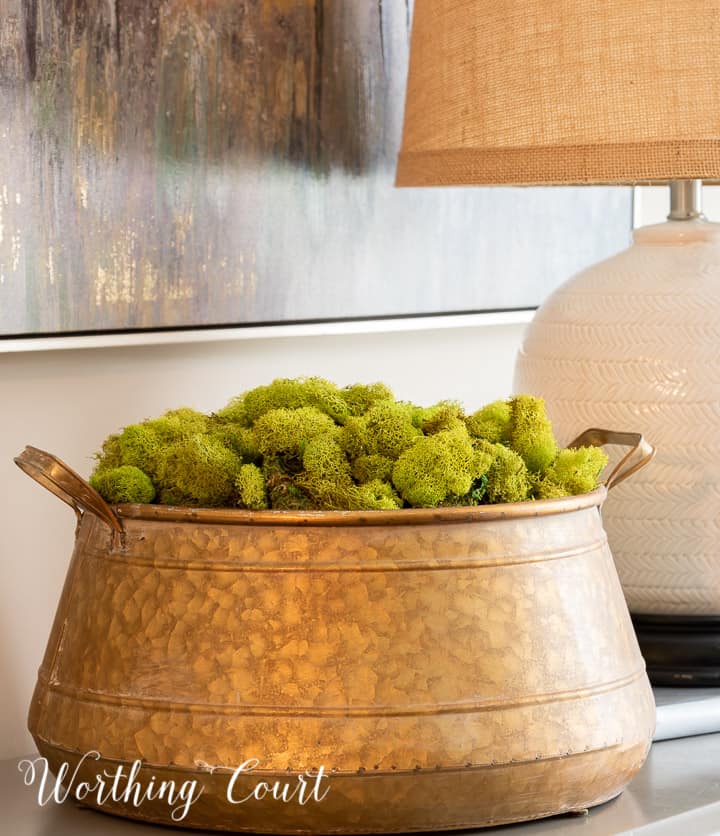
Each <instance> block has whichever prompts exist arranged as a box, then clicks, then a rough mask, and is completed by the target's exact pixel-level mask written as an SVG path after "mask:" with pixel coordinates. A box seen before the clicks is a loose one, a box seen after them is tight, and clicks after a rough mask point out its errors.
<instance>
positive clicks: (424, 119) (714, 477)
mask: <svg viewBox="0 0 720 836" xmlns="http://www.w3.org/2000/svg"><path fill="white" fill-rule="evenodd" d="M718 180H720V0H674V2H670V0H654V2H650V0H603V2H597V0H523V2H510V0H417V2H416V5H415V16H414V22H413V31H412V44H411V56H410V70H409V77H408V87H407V102H406V112H405V127H404V134H403V140H402V149H401V152H400V157H399V162H398V170H397V183H398V184H399V185H403V186H445V185H447V186H456V185H462V184H465V185H565V184H567V185H570V184H588V185H590V184H613V183H616V184H634V183H670V185H671V212H670V215H669V220H668V222H667V223H665V224H659V225H657V226H651V227H645V228H642V229H639V230H636V232H635V234H634V244H633V246H631V247H630V248H629V249H627V250H625V251H624V252H622V253H619V254H618V255H616V256H614V257H613V258H611V259H609V260H607V261H605V262H603V263H601V264H598V265H596V266H594V267H591V268H590V269H588V270H585V271H583V272H582V273H580V274H579V275H578V276H576V277H575V278H574V279H571V280H570V281H568V282H566V283H565V284H564V285H562V286H561V287H560V288H559V289H558V290H557V291H555V292H554V293H553V294H552V295H551V296H550V298H549V299H548V300H547V301H546V302H545V304H544V305H543V306H542V307H541V308H540V310H539V311H538V312H537V314H536V316H535V318H534V320H533V322H532V323H531V324H530V326H529V328H528V330H527V332H526V335H525V339H524V342H523V346H522V349H521V351H520V353H519V356H518V360H517V365H516V372H515V381H514V388H515V390H516V391H525V392H532V393H535V394H538V395H542V396H544V397H545V399H546V402H547V405H548V410H549V412H550V415H551V418H552V419H553V422H554V424H555V427H556V431H557V433H558V435H559V438H560V440H561V441H564V442H567V441H569V440H570V439H571V438H572V437H574V436H575V434H576V433H577V432H579V431H580V430H581V429H582V427H585V426H588V425H595V426H610V427H613V428H620V429H623V430H634V431H640V432H642V433H643V434H644V435H646V436H647V437H648V438H649V439H650V440H651V441H652V442H654V443H655V444H656V445H657V447H658V455H657V457H656V459H655V462H654V463H653V466H652V467H649V468H648V469H647V471H646V472H645V473H644V474H643V475H642V476H641V477H640V478H638V479H637V480H635V482H633V484H631V485H627V486H623V487H621V488H620V489H619V490H618V491H617V492H616V494H615V496H614V497H612V498H611V500H610V501H609V502H608V503H607V505H606V507H605V511H604V519H605V524H606V527H607V530H608V535H609V538H610V542H611V545H612V548H613V553H614V555H615V559H616V564H617V568H618V572H619V575H620V579H621V581H622V584H623V589H624V592H625V595H626V598H627V601H628V604H629V606H630V610H631V612H632V613H633V615H634V618H635V623H636V628H637V630H638V636H639V638H640V643H641V647H642V648H643V650H644V653H645V657H646V660H647V662H648V667H649V671H650V674H651V678H652V679H653V680H654V681H655V682H657V683H665V684H671V683H672V684H674V683H677V684H686V683H690V684H701V683H708V684H709V683H713V684H720V653H719V652H717V651H715V650H714V649H713V648H715V647H720V560H718V557H717V543H718V538H719V537H720V326H718V323H720V231H719V229H720V225H718V224H712V223H709V222H707V220H706V219H705V218H704V216H703V215H702V213H701V211H700V206H699V201H700V192H701V186H702V182H703V181H710V182H713V181H718ZM480 232H481V230H480ZM557 234H558V236H562V235H563V230H562V229H558V231H557ZM518 235H519V236H522V229H519V230H518ZM468 246H472V242H469V243H468ZM567 246H569V247H571V246H573V244H572V241H568V242H567ZM482 272H483V271H482V269H481V268H480V269H479V270H478V280H479V281H481V280H482V279H481V275H482ZM508 279H509V280H512V277H508Z"/></svg>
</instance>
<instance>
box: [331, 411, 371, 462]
mask: <svg viewBox="0 0 720 836" xmlns="http://www.w3.org/2000/svg"><path fill="white" fill-rule="evenodd" d="M337 440H338V444H339V445H340V448H341V449H342V450H343V452H344V453H345V455H346V456H347V457H348V458H349V459H351V460H353V459H357V458H360V457H362V456H367V455H369V452H368V445H369V440H368V431H367V424H366V422H365V418H360V417H352V418H348V419H347V421H346V422H345V425H344V426H343V427H341V428H340V431H339V432H338V438H337Z"/></svg>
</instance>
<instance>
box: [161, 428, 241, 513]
mask: <svg viewBox="0 0 720 836" xmlns="http://www.w3.org/2000/svg"><path fill="white" fill-rule="evenodd" d="M240 466H241V462H240V458H239V456H238V455H237V454H236V453H234V452H233V451H232V450H230V449H228V448H227V447H225V446H224V445H223V444H222V442H221V441H219V440H218V439H216V438H211V437H210V436H207V435H194V436H191V437H190V438H187V439H183V440H182V441H178V442H175V443H174V444H170V445H168V446H167V447H166V448H164V449H163V452H162V457H161V459H160V461H159V464H158V469H157V476H156V479H155V484H156V485H157V486H158V488H159V495H160V501H161V502H162V503H164V504H166V505H191V506H200V507H207V508H212V507H215V506H221V505H227V504H230V502H229V500H230V497H231V495H232V493H233V488H234V486H235V478H236V476H237V474H238V471H239V470H240Z"/></svg>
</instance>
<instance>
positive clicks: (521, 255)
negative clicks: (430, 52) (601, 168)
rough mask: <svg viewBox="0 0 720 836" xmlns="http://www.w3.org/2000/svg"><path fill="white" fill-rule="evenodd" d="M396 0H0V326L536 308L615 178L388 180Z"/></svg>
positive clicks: (613, 203)
mask: <svg viewBox="0 0 720 836" xmlns="http://www.w3.org/2000/svg"><path fill="white" fill-rule="evenodd" d="M411 19H412V3H410V2H409V0H379V2H343V3H340V2H328V0H109V2H103V3H98V2H93V0H0V338H8V337H17V336H28V337H32V336H40V335H49V334H83V333H96V332H107V331H112V332H114V331H133V330H136V329H141V330H147V329H161V328H188V327H193V328H194V327H207V326H220V325H223V326H227V325H237V326H243V325H249V324H253V325H257V324H275V323H287V322H306V321H307V322H322V321H326V320H338V319H340V320H342V319H353V318H366V317H370V318H372V317H388V316H408V315H410V316H412V315H427V314H437V313H451V312H465V311H482V310H507V309H516V308H528V307H533V306H536V305H538V304H539V303H540V302H541V301H542V300H543V299H544V298H545V297H546V296H547V294H548V293H549V292H550V291H551V290H552V289H553V288H554V287H556V286H557V285H558V284H560V283H561V282H562V281H564V280H565V279H566V278H568V277H569V276H570V275H571V274H572V273H574V272H576V271H577V270H579V269H581V268H583V267H585V266H586V265H588V264H590V263H592V262H594V261H597V260H598V259H600V258H602V257H605V256H607V255H610V254H612V253H614V252H616V251H618V250H619V249H621V248H622V247H624V246H626V245H627V244H628V243H629V235H630V228H631V200H632V197H631V192H630V190H628V189H617V188H615V189H613V188H585V189H555V190H553V189H484V188H483V189H480V188H468V189H395V188H394V186H393V179H394V165H395V157H396V154H397V149H398V147H399V143H400V134H401V129H402V113H403V99H404V85H405V76H406V71H407V60H408V50H409V39H410V29H411Z"/></svg>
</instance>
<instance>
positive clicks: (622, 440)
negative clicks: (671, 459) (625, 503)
mask: <svg viewBox="0 0 720 836" xmlns="http://www.w3.org/2000/svg"><path fill="white" fill-rule="evenodd" d="M604 444H619V445H621V446H623V447H630V448H632V449H631V450H630V451H629V452H628V453H626V454H625V455H624V456H623V457H622V459H620V461H619V462H618V463H617V464H616V465H615V467H614V468H613V471H612V473H611V474H610V475H609V476H608V478H607V479H606V480H605V487H606V488H607V489H608V490H611V489H612V488H614V487H615V486H616V485H619V484H620V482H624V481H625V480H626V479H628V478H629V477H630V476H632V475H633V473H637V472H638V470H640V468H641V467H645V465H646V464H648V463H649V462H650V461H651V460H652V458H653V456H654V455H655V452H656V451H655V448H654V447H653V446H652V444H650V443H649V442H648V441H645V439H644V438H643V437H642V435H641V434H640V433H622V432H615V431H614V430H600V429H597V428H595V427H594V428H593V429H590V430H585V432H584V433H581V434H580V435H579V436H578V437H577V438H576V439H575V440H574V441H572V442H571V443H570V444H568V447H587V446H588V445H591V446H593V447H602V446H603V445H604Z"/></svg>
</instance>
